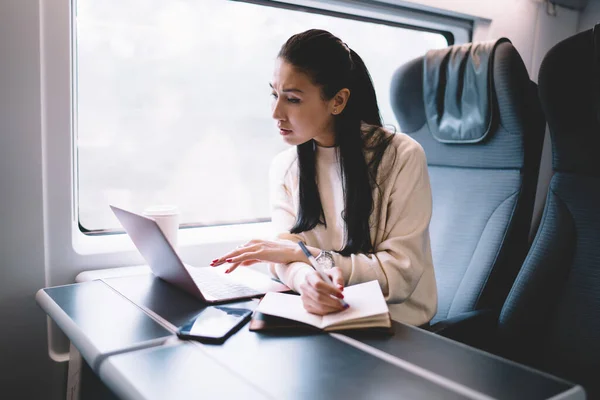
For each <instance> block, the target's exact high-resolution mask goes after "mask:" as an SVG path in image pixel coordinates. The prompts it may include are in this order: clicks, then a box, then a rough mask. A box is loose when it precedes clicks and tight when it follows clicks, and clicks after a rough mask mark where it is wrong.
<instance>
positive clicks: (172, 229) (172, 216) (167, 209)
mask: <svg viewBox="0 0 600 400" xmlns="http://www.w3.org/2000/svg"><path fill="white" fill-rule="evenodd" d="M144 216H146V217H148V218H152V219H153V220H154V221H156V223H157V225H158V226H159V227H160V229H161V230H162V231H163V233H164V235H165V237H166V238H167V240H168V241H169V243H171V246H173V248H174V249H176V248H177V234H178V232H179V209H178V208H177V206H174V205H156V206H150V207H147V208H146V209H145V210H144Z"/></svg>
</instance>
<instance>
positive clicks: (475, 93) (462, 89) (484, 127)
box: [423, 38, 509, 143]
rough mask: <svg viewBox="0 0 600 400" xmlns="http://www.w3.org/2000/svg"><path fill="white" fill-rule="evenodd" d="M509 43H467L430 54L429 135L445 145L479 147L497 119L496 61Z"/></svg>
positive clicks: (426, 86)
mask: <svg viewBox="0 0 600 400" xmlns="http://www.w3.org/2000/svg"><path fill="white" fill-rule="evenodd" d="M503 42H509V40H508V39H506V38H502V39H499V40H496V41H488V42H476V43H466V44H463V45H459V46H449V47H447V48H444V49H439V50H430V51H428V52H427V54H426V55H425V58H424V60H423V101H424V105H425V116H426V118H427V124H428V125H429V131H430V132H431V134H432V135H433V137H434V138H435V139H436V140H438V141H440V142H442V143H477V142H480V141H482V140H483V139H485V137H486V136H487V135H488V134H490V132H491V130H492V119H493V118H495V117H496V116H494V112H495V111H496V110H497V108H496V106H495V101H496V99H495V95H494V82H493V79H494V74H493V65H494V63H493V58H494V52H495V49H496V46H497V45H498V44H500V43H503Z"/></svg>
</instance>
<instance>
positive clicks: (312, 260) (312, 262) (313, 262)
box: [298, 242, 350, 308]
mask: <svg viewBox="0 0 600 400" xmlns="http://www.w3.org/2000/svg"><path fill="white" fill-rule="evenodd" d="M298 246H300V248H301V249H302V252H303V253H304V255H305V256H306V258H308V261H310V265H312V267H313V268H314V269H315V271H317V272H318V273H319V275H321V278H322V279H323V280H324V281H325V282H327V283H329V284H330V285H331V286H333V287H335V285H334V284H333V281H332V280H331V278H330V277H329V275H327V274H326V273H325V272H323V270H322V269H321V266H320V265H319V263H318V262H317V260H315V258H314V257H313V255H312V254H310V251H308V249H307V248H306V246H305V245H304V243H302V242H298ZM336 299H338V300H339V301H340V303H342V306H344V308H348V307H350V306H349V305H348V303H346V302H345V301H344V300H343V299H340V298H338V297H336Z"/></svg>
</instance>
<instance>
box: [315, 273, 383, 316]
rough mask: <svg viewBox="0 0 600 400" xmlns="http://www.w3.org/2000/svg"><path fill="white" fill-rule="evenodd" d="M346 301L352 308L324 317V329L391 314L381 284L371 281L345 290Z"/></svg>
mask: <svg viewBox="0 0 600 400" xmlns="http://www.w3.org/2000/svg"><path fill="white" fill-rule="evenodd" d="M343 293H344V300H346V303H348V304H349V305H350V308H348V309H347V310H344V311H340V312H337V313H334V314H327V315H325V316H323V327H326V326H329V325H333V324H336V323H338V322H342V321H348V320H353V319H358V318H364V317H370V316H372V315H377V314H384V313H387V312H389V309H388V306H387V303H386V302H385V298H384V297H383V293H382V292H381V287H380V286H379V282H377V281H370V282H365V283H359V284H358V285H352V286H348V287H346V288H344V291H343Z"/></svg>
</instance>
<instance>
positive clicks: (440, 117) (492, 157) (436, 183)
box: [391, 39, 545, 330]
mask: <svg viewBox="0 0 600 400" xmlns="http://www.w3.org/2000/svg"><path fill="white" fill-rule="evenodd" d="M391 98H392V107H393V109H394V112H395V114H396V117H397V119H398V121H399V124H400V130H401V131H402V132H404V133H407V134H410V135H411V136H412V137H413V138H414V139H416V140H417V141H418V142H419V143H420V144H421V145H422V146H423V148H424V150H425V154H426V155H427V163H428V165H429V173H430V176H431V185H432V191H433V216H432V221H431V227H430V233H431V245H432V251H433V262H434V268H435V274H436V280H437V286H438V298H439V301H438V312H437V315H436V316H435V318H434V319H433V321H432V323H435V322H439V321H442V320H446V321H447V320H448V319H452V318H455V319H460V318H461V316H464V315H466V314H465V313H468V312H471V311H474V310H480V309H493V310H496V311H498V310H499V309H500V307H501V306H502V304H503V301H504V299H505V298H506V295H507V293H508V291H509V290H510V287H511V285H512V282H513V281H514V278H515V276H516V275H517V273H518V270H519V267H520V266H521V264H522V261H523V259H524V258H525V255H526V252H527V249H528V234H529V228H530V222H531V215H532V210H533V203H534V197H535V189H536V184H537V176H538V169H539V160H540V154H541V148H542V142H543V136H544V129H545V122H544V119H543V115H542V112H541V109H540V106H539V102H538V99H537V90H536V86H535V84H534V83H532V82H531V81H530V79H529V75H528V74H527V70H526V68H525V66H524V64H523V61H522V59H521V57H520V56H519V54H518V53H517V51H516V50H515V48H514V47H513V45H512V44H511V43H510V42H509V41H508V40H506V39H502V40H499V41H496V42H485V43H473V44H471V43H469V44H466V45H461V46H451V47H449V48H447V49H442V50H434V51H430V52H428V53H427V55H425V56H424V57H420V58H417V59H415V60H413V61H410V62H408V63H407V64H405V65H403V66H401V67H400V68H399V69H398V70H397V71H396V74H395V76H394V79H393V82H392V88H391ZM438 326H440V324H438ZM434 330H435V329H434Z"/></svg>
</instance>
